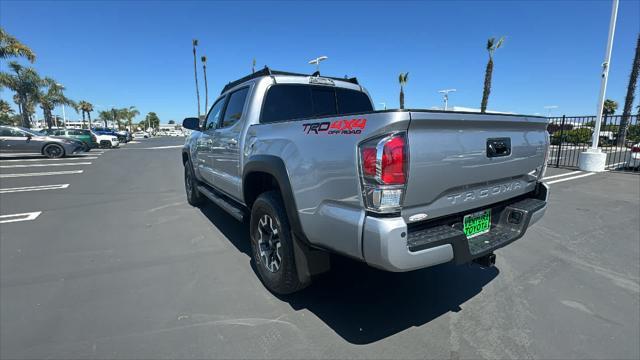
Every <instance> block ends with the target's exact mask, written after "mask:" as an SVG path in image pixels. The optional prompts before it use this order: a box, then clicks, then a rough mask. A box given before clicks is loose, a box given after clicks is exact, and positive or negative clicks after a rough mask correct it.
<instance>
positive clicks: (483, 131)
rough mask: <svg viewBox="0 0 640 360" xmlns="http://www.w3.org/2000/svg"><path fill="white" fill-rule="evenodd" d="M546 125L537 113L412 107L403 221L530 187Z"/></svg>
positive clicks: (542, 150)
mask: <svg viewBox="0 0 640 360" xmlns="http://www.w3.org/2000/svg"><path fill="white" fill-rule="evenodd" d="M546 128H547V120H546V119H545V118H539V117H525V116H512V115H492V114H460V113H430V112H419V111H418V112H413V111H412V112H411V121H410V123H409V130H408V142H409V159H410V160H409V172H408V173H409V174H408V181H407V190H406V194H405V197H404V208H403V210H402V215H403V217H404V218H405V221H407V222H410V221H411V220H410V217H411V216H412V215H416V216H414V219H416V218H421V219H425V217H424V215H423V214H426V215H427V217H426V218H427V219H433V218H437V217H440V216H444V215H450V214H454V213H459V212H465V211H468V210H471V209H476V208H482V207H486V206H488V205H491V204H493V203H496V202H499V201H503V200H507V199H509V198H512V197H515V196H518V195H521V194H524V193H526V192H529V191H533V190H534V188H535V183H536V180H537V174H538V173H537V172H536V171H538V172H539V171H541V170H542V165H543V164H544V161H545V155H546V151H547V147H548V133H547V130H546ZM418 214H420V215H418Z"/></svg>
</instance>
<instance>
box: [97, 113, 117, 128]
mask: <svg viewBox="0 0 640 360" xmlns="http://www.w3.org/2000/svg"><path fill="white" fill-rule="evenodd" d="M98 117H99V118H100V120H102V121H104V127H105V128H106V127H107V126H108V122H109V121H113V120H114V117H113V112H112V111H111V110H103V111H99V112H98Z"/></svg>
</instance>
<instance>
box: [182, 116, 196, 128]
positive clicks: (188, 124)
mask: <svg viewBox="0 0 640 360" xmlns="http://www.w3.org/2000/svg"><path fill="white" fill-rule="evenodd" d="M182 127H183V128H186V129H189V130H200V120H198V118H195V117H188V118H186V119H184V120H182Z"/></svg>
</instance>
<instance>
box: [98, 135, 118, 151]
mask: <svg viewBox="0 0 640 360" xmlns="http://www.w3.org/2000/svg"><path fill="white" fill-rule="evenodd" d="M92 134H93V135H94V136H95V137H96V142H97V143H98V146H99V147H101V148H117V147H119V146H120V141H118V138H117V137H116V136H113V135H99V134H96V133H94V132H92Z"/></svg>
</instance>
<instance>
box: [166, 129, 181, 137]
mask: <svg viewBox="0 0 640 360" xmlns="http://www.w3.org/2000/svg"><path fill="white" fill-rule="evenodd" d="M168 135H169V136H182V134H181V133H180V132H178V131H176V130H171V131H169V133H168Z"/></svg>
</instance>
